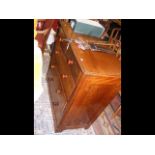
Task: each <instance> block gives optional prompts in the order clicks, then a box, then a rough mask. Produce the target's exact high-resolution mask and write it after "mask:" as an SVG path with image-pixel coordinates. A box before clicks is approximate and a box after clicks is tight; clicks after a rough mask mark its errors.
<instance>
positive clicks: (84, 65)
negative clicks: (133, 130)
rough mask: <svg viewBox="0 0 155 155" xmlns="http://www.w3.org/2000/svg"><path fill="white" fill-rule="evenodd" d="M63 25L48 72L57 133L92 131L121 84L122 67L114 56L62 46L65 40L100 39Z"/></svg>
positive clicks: (67, 45) (66, 44)
mask: <svg viewBox="0 0 155 155" xmlns="http://www.w3.org/2000/svg"><path fill="white" fill-rule="evenodd" d="M60 24H61V28H60V31H59V34H58V37H57V40H56V46H55V49H54V52H53V53H52V58H51V64H50V67H49V71H48V83H49V92H50V95H51V106H52V111H53V115H54V122H55V131H56V132H60V131H62V130H65V129H73V128H89V127H90V125H91V124H92V123H93V122H94V121H95V120H96V118H97V117H98V116H99V115H100V114H101V112H102V111H103V110H104V108H105V107H106V106H107V105H108V104H109V103H110V101H111V100H112V99H113V97H114V96H115V95H116V94H117V92H118V91H119V90H120V85H121V84H120V83H121V82H120V79H121V71H120V68H121V66H120V62H119V61H118V59H117V58H116V57H115V56H114V55H110V54H107V53H103V52H91V51H89V50H87V51H83V50H81V49H79V48H78V46H77V44H76V43H73V42H72V43H67V42H66V43H65V44H62V40H63V39H62V38H72V39H77V38H78V39H82V40H85V41H101V40H100V39H98V38H94V37H89V36H85V35H80V34H75V33H74V32H73V31H72V29H71V27H70V25H69V23H66V22H63V21H61V23H60ZM50 79H53V80H50Z"/></svg>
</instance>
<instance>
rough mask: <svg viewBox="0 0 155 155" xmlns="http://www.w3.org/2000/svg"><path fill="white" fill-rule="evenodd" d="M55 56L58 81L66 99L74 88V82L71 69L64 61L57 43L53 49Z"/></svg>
mask: <svg viewBox="0 0 155 155" xmlns="http://www.w3.org/2000/svg"><path fill="white" fill-rule="evenodd" d="M55 57H56V63H57V66H58V71H59V77H60V81H61V83H62V86H63V88H64V91H65V94H66V97H67V99H68V100H69V98H70V96H71V94H72V92H73V90H74V88H75V83H74V80H73V78H72V74H71V71H70V69H69V67H68V65H67V63H66V59H65V57H64V54H63V53H62V50H61V48H60V47H59V45H57V47H56V50H55Z"/></svg>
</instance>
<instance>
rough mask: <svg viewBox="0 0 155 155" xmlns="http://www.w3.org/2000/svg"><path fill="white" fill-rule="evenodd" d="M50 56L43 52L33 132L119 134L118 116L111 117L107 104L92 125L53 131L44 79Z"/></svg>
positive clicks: (109, 107) (110, 110)
mask: <svg viewBox="0 0 155 155" xmlns="http://www.w3.org/2000/svg"><path fill="white" fill-rule="evenodd" d="M49 61H50V56H49V53H45V54H44V56H43V77H42V85H43V89H44V91H43V93H42V95H41V96H40V98H39V99H38V100H37V101H36V102H35V103H34V134H36V135H45V134H51V135H95V134H97V135H107V134H112V135H113V134H121V130H120V129H121V120H120V117H118V116H117V117H116V118H115V119H112V118H111V117H112V114H113V109H112V107H111V106H110V105H109V106H107V108H106V109H105V110H104V112H103V113H102V114H101V115H100V117H99V118H98V119H97V120H96V121H95V122H94V123H93V124H92V126H91V127H90V128H89V129H87V130H85V129H83V128H80V129H72V130H65V131H63V132H61V133H54V126H53V117H52V113H51V107H50V99H49V93H48V86H47V81H46V74H47V70H48V66H49Z"/></svg>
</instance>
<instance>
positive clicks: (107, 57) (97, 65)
mask: <svg viewBox="0 0 155 155" xmlns="http://www.w3.org/2000/svg"><path fill="white" fill-rule="evenodd" d="M60 24H61V27H62V30H63V32H64V34H65V36H66V38H68V39H80V40H84V41H101V39H99V38H94V37H89V36H86V35H81V34H77V33H74V32H73V30H72V28H71V26H70V24H69V23H66V22H61V23H60ZM70 47H71V49H72V51H73V53H74V55H75V57H76V59H77V61H78V63H79V65H80V67H81V69H82V71H83V72H84V73H85V74H89V75H98V76H121V63H120V61H119V60H118V59H117V58H116V56H115V55H111V54H107V53H103V52H92V51H90V50H87V51H83V50H82V49H80V48H79V47H78V45H77V44H76V43H73V42H72V43H71V44H70Z"/></svg>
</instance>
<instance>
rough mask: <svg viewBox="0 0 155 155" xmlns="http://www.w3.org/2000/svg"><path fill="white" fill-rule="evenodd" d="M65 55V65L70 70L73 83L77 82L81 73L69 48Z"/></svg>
mask: <svg viewBox="0 0 155 155" xmlns="http://www.w3.org/2000/svg"><path fill="white" fill-rule="evenodd" d="M65 54H66V57H67V64H68V66H69V68H70V70H71V73H72V76H73V79H74V81H75V82H77V80H78V78H79V76H80V74H81V73H82V72H81V69H80V67H79V65H78V63H77V61H76V58H75V56H74V54H73V52H72V49H71V47H69V48H68V50H67V51H66V53H65Z"/></svg>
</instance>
